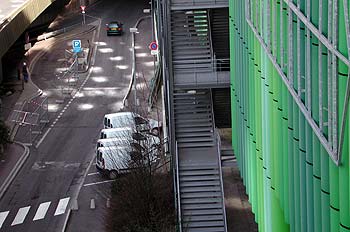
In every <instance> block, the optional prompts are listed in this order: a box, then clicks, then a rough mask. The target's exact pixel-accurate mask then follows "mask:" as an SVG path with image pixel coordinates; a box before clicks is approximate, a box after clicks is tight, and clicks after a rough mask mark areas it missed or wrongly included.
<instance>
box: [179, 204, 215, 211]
mask: <svg viewBox="0 0 350 232" xmlns="http://www.w3.org/2000/svg"><path fill="white" fill-rule="evenodd" d="M181 209H182V210H208V209H220V210H222V204H218V203H203V204H183V205H181Z"/></svg>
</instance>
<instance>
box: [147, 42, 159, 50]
mask: <svg viewBox="0 0 350 232" xmlns="http://www.w3.org/2000/svg"><path fill="white" fill-rule="evenodd" d="M148 47H149V49H151V50H157V49H158V44H157V43H156V42H155V41H153V42H151V43H150V44H149V46H148Z"/></svg>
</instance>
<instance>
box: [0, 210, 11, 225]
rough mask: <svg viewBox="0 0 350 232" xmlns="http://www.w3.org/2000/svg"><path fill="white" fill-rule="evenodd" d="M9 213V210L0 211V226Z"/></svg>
mask: <svg viewBox="0 0 350 232" xmlns="http://www.w3.org/2000/svg"><path fill="white" fill-rule="evenodd" d="M9 213H10V211H6V212H1V213H0V228H1V227H2V224H4V221H5V219H6V217H7V215H8V214H9Z"/></svg>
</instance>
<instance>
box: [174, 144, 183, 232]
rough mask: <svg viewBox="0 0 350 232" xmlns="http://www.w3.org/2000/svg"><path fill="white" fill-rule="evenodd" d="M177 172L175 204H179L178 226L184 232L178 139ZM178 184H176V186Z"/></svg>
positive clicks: (180, 231) (176, 151)
mask: <svg viewBox="0 0 350 232" xmlns="http://www.w3.org/2000/svg"><path fill="white" fill-rule="evenodd" d="M175 149H176V150H175V167H174V169H175V172H174V176H175V177H174V178H175V179H176V180H175V182H174V187H175V200H176V202H175V205H176V206H177V207H176V208H177V217H178V218H177V220H178V226H179V227H178V228H179V232H182V216H181V196H180V174H179V153H178V152H179V149H178V147H177V141H175ZM175 185H176V186H175Z"/></svg>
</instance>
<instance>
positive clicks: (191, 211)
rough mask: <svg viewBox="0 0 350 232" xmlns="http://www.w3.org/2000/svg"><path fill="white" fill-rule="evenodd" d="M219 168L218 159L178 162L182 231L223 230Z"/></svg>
mask: <svg viewBox="0 0 350 232" xmlns="http://www.w3.org/2000/svg"><path fill="white" fill-rule="evenodd" d="M220 172H221V170H220V169H219V168H218V165H217V163H206V164H182V165H181V166H180V198H181V215H182V228H183V231H188V232H196V231H198V232H206V231H216V232H219V231H222V232H224V231H226V230H225V214H224V211H223V208H224V205H223V195H222V185H221V181H220Z"/></svg>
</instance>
